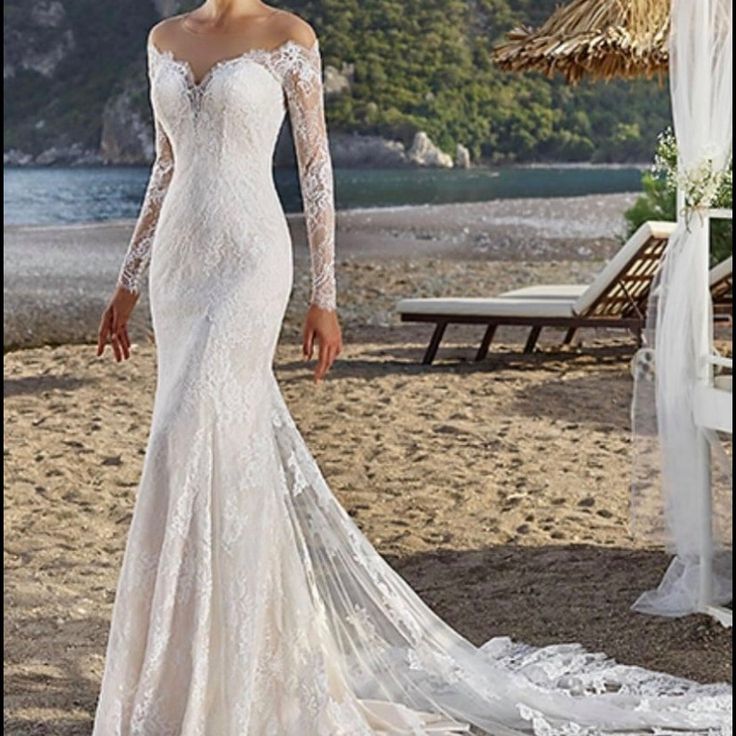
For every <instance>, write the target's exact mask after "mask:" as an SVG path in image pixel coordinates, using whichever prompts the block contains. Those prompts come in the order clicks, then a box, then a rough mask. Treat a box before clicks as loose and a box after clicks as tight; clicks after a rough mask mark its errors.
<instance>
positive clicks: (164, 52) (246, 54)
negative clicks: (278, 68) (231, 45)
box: [148, 38, 319, 88]
mask: <svg viewBox="0 0 736 736" xmlns="http://www.w3.org/2000/svg"><path fill="white" fill-rule="evenodd" d="M148 47H149V49H151V50H152V51H153V52H154V53H155V54H157V55H158V56H163V57H165V58H167V59H169V60H170V61H172V62H174V63H175V64H179V65H180V66H182V67H183V68H184V69H186V72H187V76H188V77H189V82H190V84H191V85H192V86H193V87H195V88H198V87H202V86H204V85H205V84H206V83H207V81H208V80H209V78H210V77H211V76H212V74H213V73H214V72H216V71H217V70H218V69H220V68H221V67H224V66H228V65H229V64H235V63H236V62H239V61H242V60H244V59H248V58H251V57H254V56H275V55H276V54H279V53H281V52H283V51H285V50H286V49H288V48H294V49H296V50H297V51H300V52H302V53H304V54H305V55H314V54H315V53H317V52H318V51H319V40H318V39H316V38H315V39H314V41H313V43H312V45H311V47H307V46H304V45H302V44H300V43H297V42H296V41H293V40H292V39H287V40H286V41H284V42H283V43H280V44H279V45H278V46H275V47H274V48H272V49H264V48H258V47H256V48H251V49H246V50H245V51H243V52H242V53H240V54H237V55H235V56H228V57H225V58H224V59H220V60H219V61H216V62H215V63H214V64H212V66H211V67H210V68H209V69H208V70H207V71H206V72H205V74H204V75H203V76H202V78H201V79H200V80H199V81H197V80H196V79H195V78H194V71H193V69H192V65H191V63H190V62H189V61H187V59H180V58H179V57H178V56H176V55H175V54H174V52H173V51H171V50H169V49H160V48H159V47H158V46H157V45H156V44H155V43H154V42H153V41H152V40H151V39H150V38H149V39H148Z"/></svg>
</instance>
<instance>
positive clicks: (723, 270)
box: [710, 256, 733, 320]
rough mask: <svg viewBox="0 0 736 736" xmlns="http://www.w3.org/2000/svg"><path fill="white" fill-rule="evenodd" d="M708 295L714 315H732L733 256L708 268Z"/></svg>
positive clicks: (724, 316) (729, 317) (725, 316)
mask: <svg viewBox="0 0 736 736" xmlns="http://www.w3.org/2000/svg"><path fill="white" fill-rule="evenodd" d="M710 295H711V298H712V299H713V312H714V313H715V315H716V317H722V318H725V319H727V320H730V319H732V317H733V256H729V257H728V258H726V259H725V260H724V261H721V262H720V263H719V264H718V265H717V266H714V267H713V268H711V270H710Z"/></svg>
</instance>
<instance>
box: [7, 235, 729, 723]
mask: <svg viewBox="0 0 736 736" xmlns="http://www.w3.org/2000/svg"><path fill="white" fill-rule="evenodd" d="M576 242H577V241H576ZM576 247H577V246H576ZM605 247H606V248H609V247H613V245H612V244H610V243H609V244H608V245H605ZM601 253H602V250H601V249H598V250H596V251H595V252H592V253H589V254H588V255H581V254H576V253H575V252H574V251H573V250H571V249H570V248H569V247H568V248H567V249H566V250H562V251H560V252H559V253H558V254H557V255H558V256H560V257H558V258H556V259H553V260H552V261H539V260H534V259H527V258H521V259H515V258H513V257H510V256H508V254H507V257H506V258H505V259H501V258H496V259H488V260H484V259H480V258H475V257H472V256H471V255H468V254H467V253H466V254H465V256H464V257H461V256H460V255H458V256H448V257H439V256H436V255H432V256H429V257H425V256H423V255H422V254H421V253H419V254H417V253H416V252H409V254H408V255H400V254H398V253H396V252H395V253H394V255H393V257H386V256H380V255H376V254H374V255H372V256H371V257H367V256H364V257H360V256H357V255H354V254H353V255H350V256H346V257H343V258H341V261H340V266H339V272H340V280H341V285H342V305H343V306H342V313H343V320H344V324H345V333H346V338H347V347H346V351H345V354H344V356H343V358H342V359H341V361H340V362H339V363H338V364H337V365H336V367H335V369H334V371H333V373H332V374H331V376H330V379H329V380H328V381H327V382H326V383H325V384H323V385H322V386H319V387H315V386H314V385H313V384H312V383H311V381H310V372H309V369H308V368H307V367H306V366H305V365H304V364H303V362H302V361H301V359H300V356H299V350H298V345H297V341H298V333H299V326H300V320H301V316H302V313H303V302H304V298H305V294H306V287H307V284H306V278H305V277H304V275H303V274H302V275H301V276H300V278H299V279H298V281H297V284H296V289H295V295H294V299H293V303H292V305H291V306H290V308H289V311H288V315H287V320H286V323H285V327H284V331H283V336H282V340H281V344H280V346H279V349H278V353H277V357H276V372H277V376H278V378H279V382H280V384H281V387H282V389H283V391H284V394H285V396H286V399H287V402H288V404H289V407H290V408H291V410H292V412H293V414H294V416H295V418H296V420H297V422H298V424H299V426H300V428H301V430H302V432H303V433H304V435H305V437H306V439H307V442H308V443H309V445H310V447H311V449H312V451H313V453H314V455H315V456H316V458H317V460H318V462H319V463H320V466H321V467H322V469H323V472H324V474H325V476H326V477H327V479H328V481H329V483H330V485H331V487H332V488H333V489H334V492H335V493H336V495H337V497H338V498H339V500H340V501H341V502H342V503H343V504H344V505H345V507H346V508H347V509H348V511H349V512H350V514H351V515H352V516H353V518H354V519H355V520H356V522H357V523H358V525H359V526H360V527H361V528H362V529H363V531H364V532H365V533H366V534H367V536H368V537H369V539H370V540H371V541H372V542H373V543H374V544H375V545H376V546H377V548H378V549H379V551H380V552H381V553H382V554H384V555H385V556H386V557H387V558H388V560H389V562H390V563H391V564H392V565H393V566H394V567H395V568H396V569H397V570H398V571H399V572H400V573H401V574H402V575H403V576H405V577H406V579H407V580H408V581H409V582H410V583H411V585H412V586H414V587H415V589H416V590H417V591H418V592H419V593H420V594H421V595H422V596H423V597H424V599H425V600H426V601H427V602H428V603H429V604H430V605H431V606H432V607H433V608H434V609H435V610H436V611H437V612H438V613H439V614H440V615H441V616H443V617H444V618H445V619H446V620H447V621H449V622H450V623H451V624H452V625H453V626H454V627H456V628H457V629H458V630H459V631H460V632H462V633H463V634H464V635H465V636H467V637H468V638H470V639H471V640H472V641H474V642H476V643H478V644H480V643H482V642H484V641H485V640H487V639H488V638H490V637H492V636H511V637H512V638H515V639H519V640H523V641H526V642H529V643H531V644H538V645H542V644H550V643H559V642H567V641H577V642H581V643H582V644H583V645H585V646H586V647H588V648H589V649H592V650H595V651H601V650H602V651H605V652H606V653H607V654H609V655H610V656H612V657H615V658H616V659H618V660H620V661H623V662H626V663H632V664H639V665H643V666H646V667H649V668H654V669H659V670H663V671H666V672H671V673H674V674H677V675H681V676H686V677H692V678H695V679H698V680H701V681H720V680H728V681H730V678H731V653H732V650H731V637H730V633H729V632H728V631H726V630H724V629H722V628H721V627H720V626H719V625H718V624H716V623H714V622H712V621H711V620H710V619H708V618H706V617H703V616H690V617H687V618H684V619H680V620H664V619H658V618H652V617H647V616H642V615H639V614H635V613H632V612H631V611H630V606H631V604H632V602H633V601H634V600H635V598H636V597H637V595H638V594H639V593H641V592H642V591H644V590H646V589H648V588H650V587H652V586H654V585H656V584H657V582H658V580H659V578H660V576H661V574H662V572H663V570H664V569H665V567H666V564H667V560H668V557H667V555H666V554H665V553H664V552H663V551H662V550H661V549H658V548H654V547H649V546H646V545H642V544H640V543H638V542H636V541H634V540H633V539H632V538H631V537H630V536H629V533H628V529H627V516H628V480H629V474H630V456H629V451H630V447H629V418H628V412H629V402H630V398H631V387H632V384H631V378H630V375H629V371H628V361H629V359H630V357H631V355H632V350H633V344H632V341H631V340H629V339H628V338H626V337H625V336H611V335H603V334H596V333H592V332H583V333H582V335H581V339H582V341H583V345H582V346H581V345H576V346H574V347H573V348H571V349H569V350H567V351H564V352H561V351H560V350H559V349H558V348H557V346H558V343H559V338H560V333H558V332H555V331H549V334H546V335H543V339H542V341H541V344H542V348H543V350H542V351H541V352H539V353H537V354H535V355H534V356H532V357H523V356H522V355H521V354H520V348H521V341H522V340H523V337H524V335H523V333H521V332H519V331H515V330H507V331H500V332H499V345H498V347H494V350H493V352H492V355H491V356H490V358H489V359H488V360H487V361H485V362H483V363H480V364H476V363H473V362H471V359H472V356H473V353H474V347H475V345H476V344H477V341H478V340H479V339H480V333H481V332H482V329H479V328H465V329H459V328H458V329H451V330H448V335H447V346H446V347H445V348H444V349H443V350H442V351H441V352H440V359H439V361H438V363H437V364H436V365H435V366H432V367H430V368H426V367H422V366H420V365H419V360H420V358H421V354H422V351H423V348H424V345H425V343H426V339H427V338H428V332H429V328H427V327H426V326H421V325H419V326H417V325H414V326H411V325H403V326H402V325H399V324H398V323H397V320H396V315H395V314H394V312H393V309H392V305H393V304H394V302H395V300H396V299H397V298H399V297H401V296H405V295H407V294H412V295H413V294H436V293H447V290H448V289H450V288H452V289H456V290H457V293H465V294H483V293H489V292H497V291H501V290H503V289H505V288H510V287H511V286H514V285H517V284H519V283H523V282H526V283H529V280H539V281H558V280H559V281H584V280H586V279H587V278H588V277H589V276H590V274H591V273H593V272H594V271H595V270H596V269H597V268H598V267H599V265H600V258H601ZM45 319H46V322H45V324H47V325H48V324H51V323H50V322H49V315H48V314H46V317H45ZM154 371H155V350H154V347H153V345H151V344H150V343H149V342H147V341H146V339H145V334H143V338H142V339H141V341H140V344H139V345H138V346H137V348H136V350H135V352H134V357H133V359H132V360H131V361H130V362H129V363H127V364H124V365H115V364H114V363H112V362H111V361H107V360H98V359H96V358H95V356H94V351H93V349H92V347H91V346H89V345H62V346H57V347H39V348H32V349H30V348H29V349H23V350H16V351H14V352H10V353H6V355H5V410H6V411H5V430H6V444H5V469H6V476H5V514H6V517H5V521H6V524H5V544H6V548H5V565H6V591H5V603H6V619H5V621H6V640H5V644H6V655H5V662H6V681H5V688H6V690H5V692H6V703H5V732H6V733H8V734H16V735H17V736H21V735H22V736H31V735H34V736H35V735H36V734H53V735H54V736H88V734H89V733H90V728H91V722H92V717H93V713H94V705H95V701H96V697H97V692H98V687H99V678H100V676H101V672H102V666H103V656H104V648H105V643H106V637H107V630H108V624H109V616H110V612H111V606H112V601H113V598H114V592H115V584H116V580H117V574H118V569H119V565H120V561H121V555H122V551H123V547H124V543H125V536H126V531H127V528H128V524H129V521H130V518H131V510H132V506H133V501H134V494H135V489H136V484H137V481H138V477H139V473H140V469H141V464H142V461H143V452H144V445H145V440H146V435H147V431H148V424H149V420H150V412H151V407H152V403H153V391H154V388H155V386H154V382H155V372H154Z"/></svg>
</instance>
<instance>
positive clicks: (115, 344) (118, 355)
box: [110, 332, 123, 363]
mask: <svg viewBox="0 0 736 736" xmlns="http://www.w3.org/2000/svg"><path fill="white" fill-rule="evenodd" d="M110 342H111V344H112V352H113V354H114V355H115V360H116V362H118V363H119V362H120V361H121V360H122V359H123V352H122V350H121V349H120V340H119V339H118V336H117V333H115V332H113V333H112V335H111V336H110Z"/></svg>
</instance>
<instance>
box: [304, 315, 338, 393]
mask: <svg viewBox="0 0 736 736" xmlns="http://www.w3.org/2000/svg"><path fill="white" fill-rule="evenodd" d="M315 339H316V341H317V345H318V351H319V359H318V360H317V366H316V367H315V369H314V380H315V383H319V382H320V381H321V380H322V379H323V378H324V377H325V376H326V375H327V371H329V370H330V368H331V367H332V364H333V363H334V362H335V359H336V358H337V356H338V355H340V353H341V352H342V334H341V332H340V323H339V322H338V321H337V312H335V311H333V310H329V309H321V308H320V307H317V306H315V305H312V306H311V307H309V311H308V312H307V317H306V319H305V320H304V339H303V342H302V353H303V355H304V358H305V359H306V360H311V359H312V356H313V355H314V343H315Z"/></svg>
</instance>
